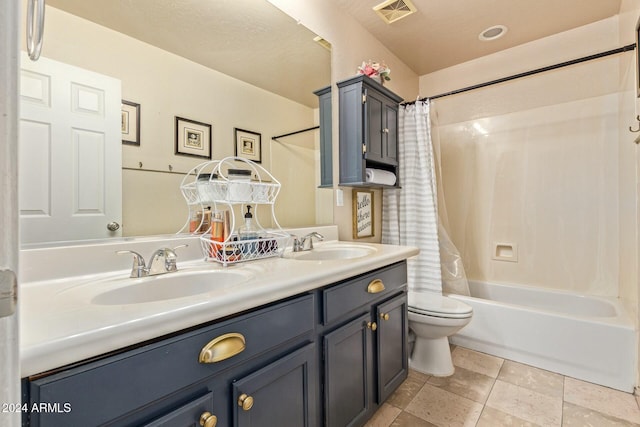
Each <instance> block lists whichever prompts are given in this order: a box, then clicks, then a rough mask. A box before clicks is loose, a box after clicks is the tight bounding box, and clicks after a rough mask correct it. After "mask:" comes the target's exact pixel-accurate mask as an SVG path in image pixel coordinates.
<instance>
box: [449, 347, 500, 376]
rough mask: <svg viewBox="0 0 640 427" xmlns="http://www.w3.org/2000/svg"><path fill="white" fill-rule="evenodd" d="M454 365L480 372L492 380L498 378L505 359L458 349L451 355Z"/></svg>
mask: <svg viewBox="0 0 640 427" xmlns="http://www.w3.org/2000/svg"><path fill="white" fill-rule="evenodd" d="M451 357H452V359H453V364H454V365H455V366H459V367H461V368H465V369H468V370H470V371H475V372H479V373H481V374H484V375H487V376H489V377H491V378H496V377H497V376H498V372H500V367H501V366H502V362H503V361H504V359H501V358H499V357H495V356H491V355H489V354H485V353H480V352H478V351H473V350H469V349H467V348H464V347H456V349H455V350H453V353H451Z"/></svg>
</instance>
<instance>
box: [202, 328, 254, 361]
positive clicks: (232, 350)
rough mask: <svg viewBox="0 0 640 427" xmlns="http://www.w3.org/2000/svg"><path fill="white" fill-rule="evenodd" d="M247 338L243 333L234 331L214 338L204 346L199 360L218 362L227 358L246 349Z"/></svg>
mask: <svg viewBox="0 0 640 427" xmlns="http://www.w3.org/2000/svg"><path fill="white" fill-rule="evenodd" d="M245 346H246V344H245V339H244V336H243V335H242V334H239V333H236V332H232V333H229V334H224V335H220V336H219V337H217V338H214V339H212V340H211V341H209V342H208V343H207V345H205V346H204V347H203V348H202V351H200V356H199V357H198V361H199V362H200V363H216V362H220V361H223V360H226V359H228V358H230V357H233V356H235V355H236V354H239V353H242V351H243V350H244V349H245Z"/></svg>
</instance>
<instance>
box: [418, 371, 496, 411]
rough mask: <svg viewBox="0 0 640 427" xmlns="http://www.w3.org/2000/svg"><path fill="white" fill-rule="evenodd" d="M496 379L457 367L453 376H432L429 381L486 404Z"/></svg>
mask: <svg viewBox="0 0 640 427" xmlns="http://www.w3.org/2000/svg"><path fill="white" fill-rule="evenodd" d="M495 381H496V380H495V379H494V378H491V377H488V376H486V375H484V374H480V373H478V372H474V371H470V370H468V369H465V368H461V367H457V368H456V371H455V372H454V373H453V375H452V376H450V377H431V378H430V379H429V381H427V383H428V384H431V385H434V386H436V387H439V388H442V389H444V390H447V391H450V392H451V393H455V394H457V395H458V396H462V397H466V398H467V399H471V400H473V401H474V402H478V403H483V404H484V402H486V401H487V397H489V392H491V387H493V383H494V382H495Z"/></svg>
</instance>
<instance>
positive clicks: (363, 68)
mask: <svg viewBox="0 0 640 427" xmlns="http://www.w3.org/2000/svg"><path fill="white" fill-rule="evenodd" d="M358 74H364V75H365V76H367V77H371V78H372V79H380V83H381V84H384V81H385V80H391V77H389V74H391V68H389V67H388V66H387V64H385V63H384V61H383V62H373V61H371V60H368V61H362V65H360V66H359V67H358Z"/></svg>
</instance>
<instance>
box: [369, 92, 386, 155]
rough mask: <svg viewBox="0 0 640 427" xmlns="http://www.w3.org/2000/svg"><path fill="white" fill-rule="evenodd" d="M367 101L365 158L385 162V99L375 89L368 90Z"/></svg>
mask: <svg viewBox="0 0 640 427" xmlns="http://www.w3.org/2000/svg"><path fill="white" fill-rule="evenodd" d="M366 94H367V101H366V103H365V113H364V114H365V131H366V134H365V142H366V144H367V152H366V153H365V158H366V159H367V160H371V161H374V162H380V163H384V162H385V151H386V147H385V144H386V143H385V141H386V133H384V131H383V130H384V129H385V123H384V118H385V113H384V104H385V102H384V100H383V98H382V97H379V96H378V95H377V94H376V93H375V92H374V91H373V90H367V92H366Z"/></svg>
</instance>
